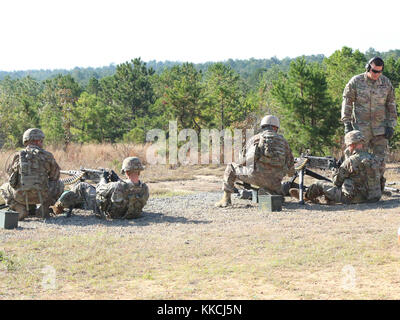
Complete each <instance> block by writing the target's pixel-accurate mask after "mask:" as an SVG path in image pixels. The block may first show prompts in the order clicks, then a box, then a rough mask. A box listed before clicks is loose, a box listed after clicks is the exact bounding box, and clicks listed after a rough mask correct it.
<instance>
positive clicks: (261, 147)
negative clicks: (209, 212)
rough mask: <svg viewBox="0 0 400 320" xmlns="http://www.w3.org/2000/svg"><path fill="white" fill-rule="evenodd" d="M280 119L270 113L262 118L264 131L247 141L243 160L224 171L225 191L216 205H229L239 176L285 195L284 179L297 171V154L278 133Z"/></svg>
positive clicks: (272, 191)
mask: <svg viewBox="0 0 400 320" xmlns="http://www.w3.org/2000/svg"><path fill="white" fill-rule="evenodd" d="M279 127H280V123H279V119H278V118H277V117H275V116H272V115H268V116H265V117H264V118H263V119H262V120H261V128H262V130H263V131H262V132H260V133H258V134H256V135H255V136H253V137H252V138H251V139H250V141H249V142H248V144H247V145H246V151H245V155H244V157H243V160H242V162H241V163H230V164H228V166H227V167H226V170H225V173H224V182H223V186H222V189H223V190H224V195H223V197H222V199H221V200H220V201H218V202H217V203H216V204H215V206H217V207H227V206H228V205H230V204H231V203H232V202H231V194H232V193H233V192H234V190H235V186H234V184H235V181H237V180H239V181H242V182H245V183H248V184H252V185H255V186H258V187H260V189H262V190H263V192H265V193H268V194H271V195H285V194H284V191H283V189H282V179H283V177H284V176H285V175H294V173H295V171H294V158H293V154H292V151H291V149H290V147H289V144H288V143H287V141H286V140H285V138H284V137H283V136H282V135H280V134H278V133H277V131H278V129H279Z"/></svg>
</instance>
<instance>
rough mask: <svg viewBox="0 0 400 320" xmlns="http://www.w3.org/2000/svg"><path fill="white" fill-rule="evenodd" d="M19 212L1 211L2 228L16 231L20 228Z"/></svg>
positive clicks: (0, 225)
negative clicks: (15, 229)
mask: <svg viewBox="0 0 400 320" xmlns="http://www.w3.org/2000/svg"><path fill="white" fill-rule="evenodd" d="M18 216H19V214H18V212H15V211H11V210H9V209H2V210H0V228H2V229H14V228H17V227H18Z"/></svg>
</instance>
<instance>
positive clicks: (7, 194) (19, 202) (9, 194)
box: [0, 180, 64, 218]
mask: <svg viewBox="0 0 400 320" xmlns="http://www.w3.org/2000/svg"><path fill="white" fill-rule="evenodd" d="M63 191H64V184H63V182H62V181H61V180H57V181H49V189H48V190H47V191H46V192H43V191H41V192H40V194H41V196H42V202H43V203H42V204H43V209H44V211H45V212H48V210H49V207H50V206H52V205H54V204H55V202H56V201H57V199H58V198H59V197H60V196H61V194H62V193H63ZM0 193H1V195H2V197H3V198H4V200H5V202H6V204H7V205H8V206H9V207H10V209H11V210H14V211H17V212H18V213H19V214H20V218H24V217H26V216H27V215H28V211H31V210H34V209H35V208H36V204H38V203H32V202H31V201H29V195H30V194H33V195H34V197H37V193H38V192H37V191H36V190H33V191H27V194H28V207H29V209H28V210H27V209H26V201H25V199H20V198H16V190H15V189H14V188H12V187H11V185H10V184H9V183H8V182H6V183H4V184H3V185H2V186H1V187H0ZM32 197H33V196H32ZM39 213H40V211H39Z"/></svg>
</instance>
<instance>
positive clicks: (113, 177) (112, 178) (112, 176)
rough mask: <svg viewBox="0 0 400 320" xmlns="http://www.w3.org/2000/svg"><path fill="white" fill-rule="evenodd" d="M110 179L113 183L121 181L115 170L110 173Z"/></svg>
mask: <svg viewBox="0 0 400 320" xmlns="http://www.w3.org/2000/svg"><path fill="white" fill-rule="evenodd" d="M109 177H110V181H111V182H116V181H119V180H120V179H119V177H118V175H117V174H116V173H115V171H114V170H111V171H110V172H109Z"/></svg>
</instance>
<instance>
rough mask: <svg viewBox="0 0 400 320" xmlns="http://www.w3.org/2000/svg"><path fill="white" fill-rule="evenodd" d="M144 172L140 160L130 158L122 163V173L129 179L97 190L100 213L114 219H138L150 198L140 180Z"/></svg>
mask: <svg viewBox="0 0 400 320" xmlns="http://www.w3.org/2000/svg"><path fill="white" fill-rule="evenodd" d="M142 170H144V167H143V166H142V163H141V162H140V159H139V158H136V157H129V158H126V159H125V160H124V161H123V163H122V169H121V173H122V174H125V175H126V177H127V178H128V179H126V180H121V181H117V182H109V183H105V181H104V179H102V180H101V181H100V183H99V185H98V186H97V188H96V203H97V208H98V209H99V210H100V213H101V214H103V215H105V216H107V217H110V218H114V219H118V218H119V219H132V218H138V217H139V216H140V215H141V214H142V209H143V207H144V206H145V205H146V202H147V200H148V198H149V188H148V187H147V185H146V184H145V183H143V182H141V181H140V180H139V175H140V172H141V171H142Z"/></svg>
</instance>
